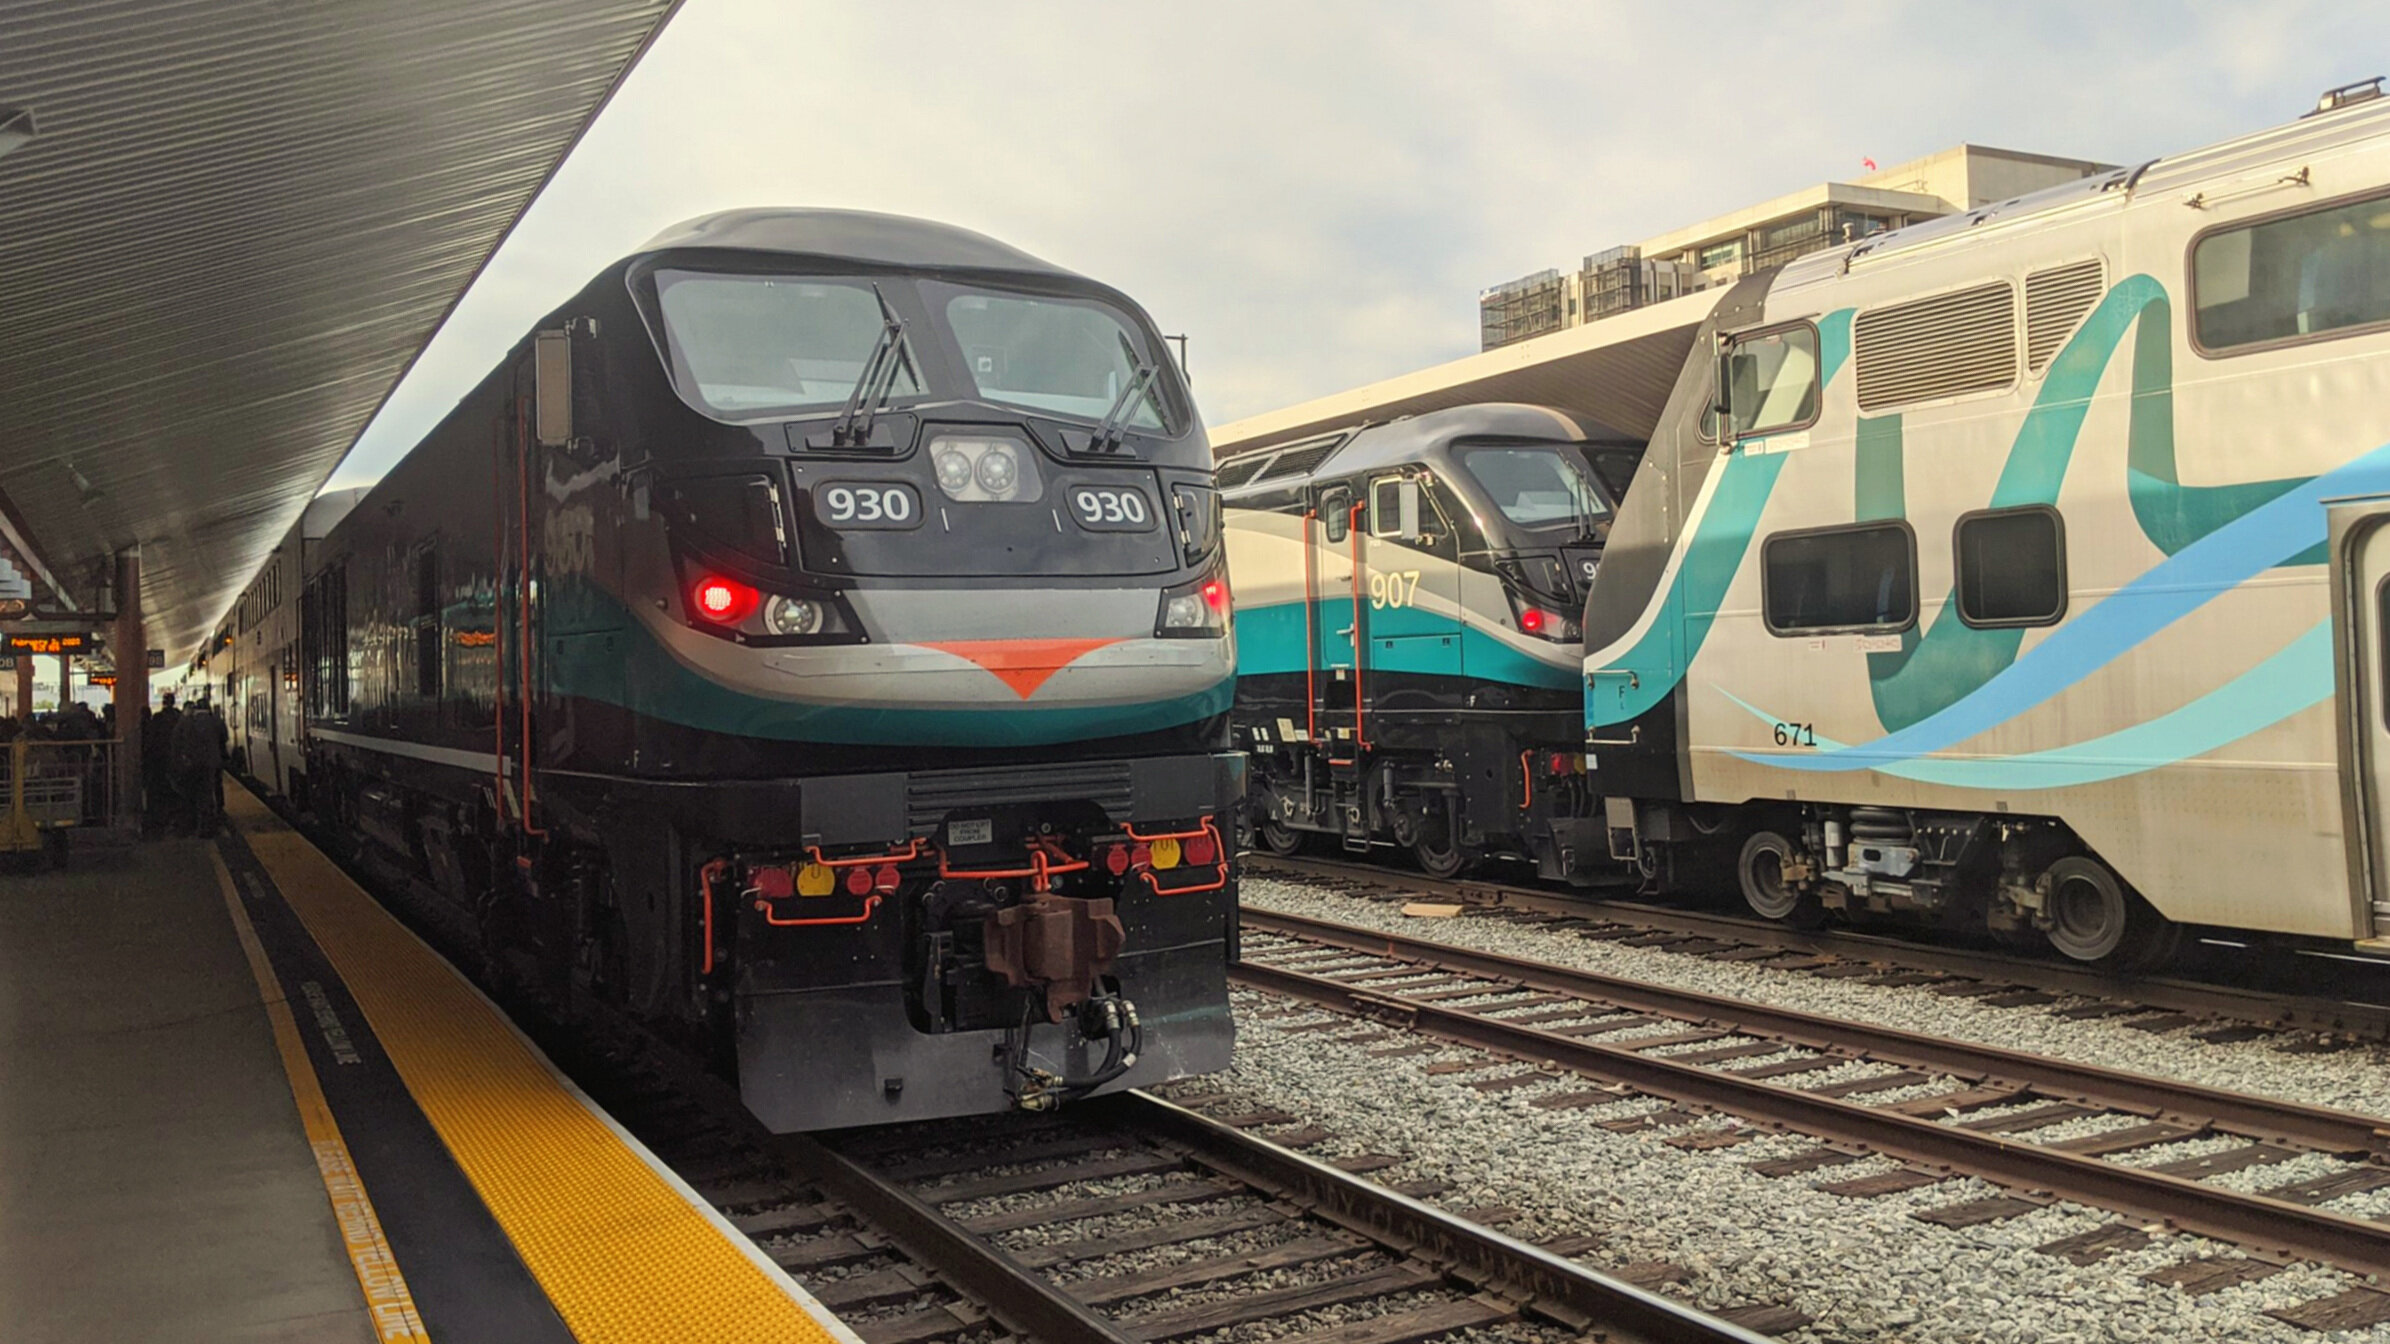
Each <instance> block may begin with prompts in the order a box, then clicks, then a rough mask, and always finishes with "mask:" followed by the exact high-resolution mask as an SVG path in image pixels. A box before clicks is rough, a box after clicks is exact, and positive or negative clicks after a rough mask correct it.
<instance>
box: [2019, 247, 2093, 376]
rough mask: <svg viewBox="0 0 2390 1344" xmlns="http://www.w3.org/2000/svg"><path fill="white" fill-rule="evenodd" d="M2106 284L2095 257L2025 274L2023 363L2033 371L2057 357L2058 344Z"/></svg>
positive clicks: (2072, 332) (2061, 342) (2079, 319)
mask: <svg viewBox="0 0 2390 1344" xmlns="http://www.w3.org/2000/svg"><path fill="white" fill-rule="evenodd" d="M2107 288H2108V278H2107V275H2106V272H2105V269H2104V268H2103V267H2102V266H2101V264H2100V261H2099V259H2098V258H2096V257H2095V258H2093V259H2092V260H2090V261H2078V262H2074V263H2071V264H2069V265H2065V266H2058V267H2053V268H2052V269H2050V270H2046V271H2035V272H2034V273H2033V274H2031V275H2028V276H2026V277H2025V367H2027V368H2029V369H2031V370H2033V371H2034V372H2035V373H2039V372H2041V371H2042V370H2043V369H2046V368H2048V367H2049V366H2050V361H2051V360H2053V359H2056V358H2057V357H2058V347H2059V346H2061V345H2064V344H2065V343H2066V338H2067V337H2068V336H2070V335H2073V334H2074V330H2075V327H2076V326H2077V325H2078V324H2080V323H2081V322H2082V321H2083V315H2084V314H2085V313H2088V312H2090V311H2091V306H2092V305H2093V304H2095V303H2098V302H2099V301H2100V295H2101V294H2102V293H2104V292H2105V291H2106V290H2107Z"/></svg>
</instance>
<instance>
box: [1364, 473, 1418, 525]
mask: <svg viewBox="0 0 2390 1344" xmlns="http://www.w3.org/2000/svg"><path fill="white" fill-rule="evenodd" d="M1369 535H1371V536H1373V537H1394V538H1398V539H1400V540H1403V541H1417V540H1419V482H1417V481H1416V480H1413V479H1411V478H1410V477H1407V476H1381V477H1379V478H1378V479H1377V480H1375V481H1372V482H1370V484H1369Z"/></svg>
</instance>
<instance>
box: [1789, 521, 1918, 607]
mask: <svg viewBox="0 0 2390 1344" xmlns="http://www.w3.org/2000/svg"><path fill="white" fill-rule="evenodd" d="M1762 557H1763V558H1762V565H1761V573H1760V587H1761V589H1762V592H1763V598H1762V605H1763V606H1764V607H1765V608H1766V613H1767V622H1768V628H1769V629H1770V630H1773V631H1775V632H1776V633H1778V634H1800V633H1809V632H1813V631H1821V630H1842V631H1859V630H1879V631H1880V630H1902V629H1906V628H1907V627H1909V626H1910V625H1913V624H1915V623H1916V620H1917V542H1916V538H1915V537H1914V536H1912V535H1911V533H1910V532H1909V528H1908V525H1907V524H1906V523H1866V524H1862V525H1860V526H1858V527H1840V528H1831V529H1828V530H1825V531H1819V532H1783V533H1778V534H1777V535H1775V536H1772V537H1770V538H1768V540H1767V543H1766V545H1765V546H1764V547H1763V548H1762Z"/></svg>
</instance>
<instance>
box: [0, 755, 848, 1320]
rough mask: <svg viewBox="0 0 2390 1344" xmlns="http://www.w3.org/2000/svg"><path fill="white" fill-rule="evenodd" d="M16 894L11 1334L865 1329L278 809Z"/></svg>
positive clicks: (9, 878) (2, 896) (0, 1063)
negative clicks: (588, 1090) (218, 832)
mask: <svg viewBox="0 0 2390 1344" xmlns="http://www.w3.org/2000/svg"><path fill="white" fill-rule="evenodd" d="M226 801H227V804H228V806H227V813H228V818H227V820H228V825H227V827H226V834H225V835H223V836H222V837H220V838H219V839H218V840H216V841H212V842H211V841H204V840H195V839H186V840H165V841H159V842H154V843H150V844H146V845H140V846H136V847H133V848H131V849H129V850H127V851H124V852H122V853H120V854H117V855H115V856H112V857H111V858H110V859H108V860H107V861H105V862H103V863H99V864H95V865H93V866H90V867H88V868H76V869H72V870H69V871H65V872H57V873H43V874H40V875H36V876H21V875H0V1322H5V1323H6V1324H5V1325H0V1337H5V1338H6V1339H8V1340H10V1341H15V1342H19V1344H35V1342H38V1344H52V1342H53V1341H55V1342H56V1344H86V1342H87V1341H108V1342H109V1344H117V1342H119V1341H125V1342H129V1341H147V1340H161V1341H163V1340H175V1341H178V1342H181V1344H189V1342H191V1341H214V1340H226V1341H233V1340H238V1341H277V1342H278V1341H294V1342H295V1341H308V1342H309V1344H315V1342H316V1341H327V1342H330V1341H338V1342H342V1344H345V1342H347V1341H423V1340H439V1341H443V1342H444V1344H450V1342H453V1341H464V1340H491V1341H508V1342H509V1344H518V1342H519V1344H551V1342H552V1344H565V1342H567V1341H577V1342H578V1344H597V1342H599V1341H605V1342H606V1344H616V1342H619V1344H662V1342H663V1341H675V1342H678V1341H692V1342H696V1341H722V1342H724V1344H729V1342H730V1341H740V1342H742V1344H744V1342H746V1341H790V1342H791V1344H817V1342H824V1344H826V1342H827V1341H832V1340H838V1341H845V1342H846V1344H854V1341H855V1336H854V1335H853V1334H852V1333H851V1332H850V1331H848V1330H847V1329H846V1328H845V1327H844V1326H843V1325H841V1324H839V1323H838V1321H837V1320H836V1319H835V1317H833V1316H832V1315H831V1313H830V1312H828V1311H827V1310H826V1309H824V1308H823V1307H822V1306H821V1305H820V1304H819V1303H818V1302H816V1301H815V1300H814V1299H813V1298H812V1297H811V1296H810V1295H808V1294H807V1293H806V1292H805V1291H804V1290H803V1289H802V1288H800V1287H799V1286H798V1285H797V1284H796V1283H795V1282H794V1281H792V1280H790V1279H789V1278H788V1276H787V1275H786V1274H785V1273H784V1272H783V1271H782V1270H781V1269H780V1268H779V1267H778V1266H776V1265H774V1264H773V1263H772V1262H771V1261H770V1260H769V1259H768V1258H766V1257H765V1256H764V1255H763V1254H762V1253H761V1252H760V1251H759V1250H757V1249H756V1248H755V1246H754V1245H753V1243H751V1242H750V1241H749V1240H748V1239H747V1238H746V1237H745V1236H743V1235H741V1234H740V1233H739V1232H738V1231H737V1230H736V1229H734V1228H732V1227H731V1226H730V1224H729V1223H728V1222H727V1221H725V1220H724V1219H723V1218H722V1217H721V1216H720V1215H719V1214H717V1213H716V1212H715V1211H714V1210H713V1209H712V1208H711V1207H709V1206H708V1205H707V1204H706V1203H705V1202H704V1201H703V1200H702V1199H701V1198H700V1197H699V1196H698V1195H697V1194H696V1193H695V1192H694V1191H692V1190H690V1189H689V1188H688V1187H687V1186H686V1185H684V1184H683V1183H682V1182H681V1181H680V1180H679V1179H678V1178H677V1177H675V1176H673V1175H672V1174H671V1173H670V1171H669V1170H667V1169H666V1168H665V1167H664V1165H663V1164H662V1163H661V1162H660V1161H658V1160H657V1159H656V1158H655V1157H654V1156H653V1155H652V1154H650V1153H648V1152H647V1150H646V1149H645V1148H643V1147H642V1146H640V1145H639V1143H638V1142H637V1141H636V1140H634V1139H632V1138H631V1137H630V1136H629V1135H628V1134H626V1133H624V1132H623V1131H622V1130H621V1129H620V1128H619V1127H617V1126H615V1125H614V1124H613V1123H612V1121H610V1120H609V1119H608V1118H607V1117H606V1116H605V1115H604V1113H603V1112H601V1111H600V1110H598V1108H597V1107H596V1106H595V1105H594V1104H593V1103H591V1102H590V1101H589V1100H588V1099H587V1098H586V1097H584V1096H583V1095H582V1094H581V1092H580V1091H579V1090H578V1089H577V1088H575V1087H574V1086H573V1085H572V1084H571V1083H570V1082H569V1081H567V1080H566V1079H565V1078H564V1077H563V1076H562V1075H561V1074H560V1073H558V1072H557V1070H556V1069H555V1068H554V1067H553V1066H552V1065H551V1064H550V1063H549V1062H548V1060H547V1059H546V1058H545V1057H544V1056H543V1055H541V1054H540V1052H539V1051H538V1050H537V1049H536V1048H535V1047H534V1046H533V1045H532V1044H531V1042H530V1041H528V1040H527V1039H526V1038H524V1037H523V1035H522V1034H521V1033H520V1032H519V1031H517V1030H516V1029H515V1027H514V1025H513V1024H512V1023H511V1022H509V1021H508V1020H507V1019H506V1018H505V1017H504V1015H502V1014H501V1013H500V1012H499V1011H498V1010H497V1008H496V1007H495V1006H494V1005H492V1004H491V1003H490V1002H489V1001H488V1000H487V999H485V998H484V997H482V995H481V994H480V993H479V992H478V991H477V990H476V989H475V988H474V987H473V986H472V985H470V984H469V983H468V982H466V981H465V980H464V979H463V978H462V977H461V976H460V975H459V974H458V973H457V972H456V971H455V970H454V968H452V967H451V966H449V965H448V963H447V962H446V961H444V960H442V959H441V958H440V957H439V956H438V955H437V954H436V953H434V952H433V951H432V950H431V949H430V948H429V947H428V946H426V945H425V944H424V943H422V942H421V941H420V940H418V939H417V938H416V937H415V936H414V935H413V934H412V933H411V932H409V931H408V930H407V929H406V928H404V927H403V926H402V925H400V924H399V923H398V922H397V921H396V920H395V919H393V918H392V917H391V916H390V915H389V914H388V913H387V912H385V911H384V910H382V908H381V907H380V906H378V905H377V904H375V903H374V902H373V901H372V900H371V899H370V898H369V897H367V896H366V895H365V893H364V892H363V891H361V890H360V889H358V888H357V887H356V886H355V885H354V884H353V883H351V882H350V881H349V879H348V878H347V876H346V875H345V874H343V873H342V872H341V871H340V870H339V869H338V868H337V867H335V866H334V865H333V864H332V863H331V862H330V861H329V860H328V859H326V858H325V857H324V856H323V855H322V854H321V853H319V852H318V851H317V850H316V849H315V848H314V847H313V846H312V845H310V844H309V843H308V842H307V841H306V840H305V839H304V838H302V837H301V836H299V835H298V834H297V833H295V832H293V831H291V830H290V829H289V828H287V827H286V826H284V825H283V824H282V823H281V822H280V820H279V819H277V818H275V817H274V816H273V814H272V813H270V812H268V811H267V810H266V809H265V808H264V807H263V805H261V804H259V803H258V802H256V801H255V800H254V799H252V798H251V797H250V796H249V795H248V794H246V793H245V792H243V791H241V790H240V789H238V788H230V789H228V790H227V799H226Z"/></svg>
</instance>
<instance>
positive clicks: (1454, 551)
mask: <svg viewBox="0 0 2390 1344" xmlns="http://www.w3.org/2000/svg"><path fill="white" fill-rule="evenodd" d="M1366 514H1367V522H1368V533H1369V536H1368V551H1367V559H1366V563H1365V564H1364V565H1363V569H1362V578H1361V593H1362V598H1363V601H1364V603H1365V605H1366V607H1367V609H1368V613H1369V614H1368V646H1367V648H1366V649H1365V650H1364V675H1365V676H1366V677H1368V678H1371V679H1374V681H1375V684H1374V685H1373V686H1371V687H1369V691H1370V694H1369V702H1370V705H1371V706H1372V707H1373V708H1376V707H1381V706H1395V705H1400V706H1409V707H1425V706H1427V705H1430V704H1433V703H1435V702H1437V701H1438V700H1440V699H1442V698H1445V697H1446V696H1457V695H1458V694H1459V690H1458V687H1457V686H1455V685H1452V684H1449V683H1450V679H1452V678H1456V677H1458V676H1459V675H1460V674H1461V622H1460V602H1461V594H1460V566H1459V564H1458V562H1457V556H1458V546H1457V541H1456V539H1455V538H1454V537H1453V535H1452V529H1451V528H1450V527H1447V526H1444V525H1443V520H1442V518H1441V516H1440V515H1439V514H1438V513H1437V512H1436V507H1435V503H1434V500H1433V499H1432V498H1431V497H1429V496H1428V494H1427V492H1426V491H1425V490H1424V489H1422V488H1421V483H1420V482H1419V480H1418V479H1417V478H1415V477H1411V476H1404V475H1387V476H1378V477H1374V478H1372V479H1371V480H1370V482H1369V502H1368V508H1367V510H1366Z"/></svg>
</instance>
